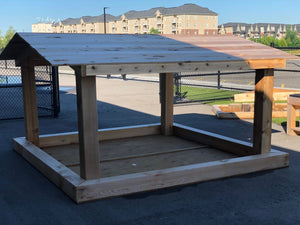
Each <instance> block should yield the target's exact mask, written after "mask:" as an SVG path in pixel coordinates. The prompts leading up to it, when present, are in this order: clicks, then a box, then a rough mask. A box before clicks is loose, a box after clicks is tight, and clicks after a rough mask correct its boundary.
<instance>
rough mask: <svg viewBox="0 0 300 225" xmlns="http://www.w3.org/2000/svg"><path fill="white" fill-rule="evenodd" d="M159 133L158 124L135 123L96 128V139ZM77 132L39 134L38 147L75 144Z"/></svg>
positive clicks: (102, 139) (104, 139)
mask: <svg viewBox="0 0 300 225" xmlns="http://www.w3.org/2000/svg"><path fill="white" fill-rule="evenodd" d="M155 134H160V124H159V123H156V124H147V125H136V126H128V127H117V128H106V129H99V130H98V141H107V140H114V139H120V138H130V137H140V136H147V135H155ZM78 142H79V141H78V132H68V133H60V134H47V135H40V147H41V148H43V147H53V146H61V145H70V144H77V143H78Z"/></svg>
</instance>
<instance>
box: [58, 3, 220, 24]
mask: <svg viewBox="0 0 300 225" xmlns="http://www.w3.org/2000/svg"><path fill="white" fill-rule="evenodd" d="M157 11H159V12H160V13H161V14H162V15H165V16H170V15H187V14H188V15H211V16H217V15H218V14H217V13H215V12H213V11H211V10H209V9H208V8H203V7H201V6H198V5H196V4H184V5H182V6H178V7H171V8H164V7H156V8H152V9H148V10H143V11H135V10H131V11H128V12H126V13H124V14H122V15H124V16H125V17H126V18H127V19H140V18H149V17H155V15H156V12H157ZM122 15H120V16H117V17H116V16H113V15H110V14H106V20H107V21H113V20H120V19H121V17H122ZM81 19H83V21H84V22H86V23H96V22H104V15H103V14H102V15H100V16H83V17H80V18H68V19H65V20H62V21H61V22H62V24H63V25H73V24H80V21H81Z"/></svg>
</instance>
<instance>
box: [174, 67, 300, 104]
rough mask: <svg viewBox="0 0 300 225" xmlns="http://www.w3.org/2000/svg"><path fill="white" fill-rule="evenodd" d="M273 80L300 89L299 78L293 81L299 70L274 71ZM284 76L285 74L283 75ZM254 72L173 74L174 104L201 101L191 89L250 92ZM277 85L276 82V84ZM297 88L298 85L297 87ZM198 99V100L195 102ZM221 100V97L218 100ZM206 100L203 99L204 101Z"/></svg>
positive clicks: (299, 73) (252, 86)
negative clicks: (191, 96) (284, 82)
mask: <svg viewBox="0 0 300 225" xmlns="http://www.w3.org/2000/svg"><path fill="white" fill-rule="evenodd" d="M274 71H275V72H276V73H275V80H277V81H279V80H280V81H282V80H284V81H286V82H287V81H289V83H295V82H296V83H297V84H298V83H299V88H300V77H299V79H295V78H296V76H297V77H298V76H299V75H300V70H297V69H275V70H274ZM282 72H284V73H287V74H292V75H289V76H282ZM284 75H286V74H284ZM254 80H255V71H254V70H247V71H231V72H221V71H217V72H216V73H208V74H199V73H194V74H193V73H175V75H174V84H175V87H174V88H175V91H174V95H175V96H174V97H175V103H182V102H192V101H202V99H201V94H200V93H201V92H198V93H199V96H195V95H196V94H195V93H197V92H195V89H194V90H193V89H191V88H212V89H223V90H235V91H240V92H245V91H251V90H253V89H254ZM277 83H278V82H277ZM297 86H298V85H297ZM189 92H193V99H190V96H189V94H190V93H189ZM195 99H198V100H195ZM218 99H222V97H220V98H218ZM206 100H207V99H205V101H206Z"/></svg>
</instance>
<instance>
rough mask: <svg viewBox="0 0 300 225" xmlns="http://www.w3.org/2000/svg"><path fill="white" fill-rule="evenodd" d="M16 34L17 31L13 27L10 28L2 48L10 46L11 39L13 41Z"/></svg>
mask: <svg viewBox="0 0 300 225" xmlns="http://www.w3.org/2000/svg"><path fill="white" fill-rule="evenodd" d="M15 33H16V30H15V29H14V28H13V27H12V26H10V27H9V28H8V30H7V31H6V33H5V36H4V38H3V41H2V48H5V46H6V45H7V44H8V42H9V41H10V39H12V37H13V36H14V35H15Z"/></svg>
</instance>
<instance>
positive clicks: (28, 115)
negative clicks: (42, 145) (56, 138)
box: [21, 61, 39, 146]
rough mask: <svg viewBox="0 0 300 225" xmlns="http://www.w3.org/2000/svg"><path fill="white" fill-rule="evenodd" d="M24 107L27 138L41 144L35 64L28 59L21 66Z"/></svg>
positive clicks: (35, 143)
mask: <svg viewBox="0 0 300 225" xmlns="http://www.w3.org/2000/svg"><path fill="white" fill-rule="evenodd" d="M21 74H22V89H23V107H24V120H25V135H26V139H27V140H28V141H30V142H31V143H33V144H34V145H36V146H39V120H38V108H37V98H36V86H35V74H34V66H33V64H32V63H31V62H30V61H26V62H25V63H23V64H22V66H21Z"/></svg>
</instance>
